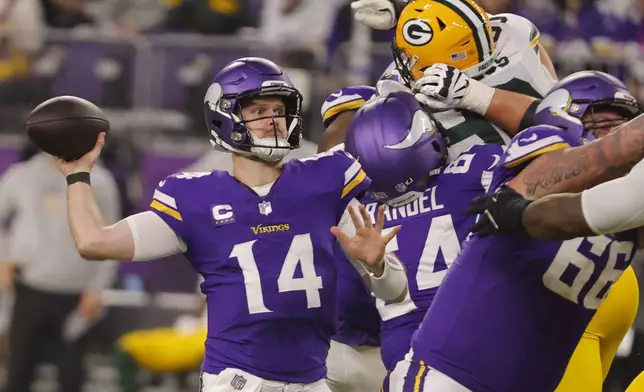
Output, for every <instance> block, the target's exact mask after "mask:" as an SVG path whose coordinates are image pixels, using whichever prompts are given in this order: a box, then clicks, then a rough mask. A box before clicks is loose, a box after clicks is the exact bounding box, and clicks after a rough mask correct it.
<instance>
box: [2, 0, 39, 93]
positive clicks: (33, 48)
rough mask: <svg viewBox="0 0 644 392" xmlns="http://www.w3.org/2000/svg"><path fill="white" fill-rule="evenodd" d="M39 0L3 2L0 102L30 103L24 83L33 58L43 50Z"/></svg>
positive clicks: (6, 0)
mask: <svg viewBox="0 0 644 392" xmlns="http://www.w3.org/2000/svg"><path fill="white" fill-rule="evenodd" d="M39 1H40V0H0V102H1V103H16V102H24V101H27V100H28V97H27V96H25V94H24V92H25V90H26V89H25V86H24V85H25V80H26V78H27V76H28V75H29V69H30V64H31V59H32V57H33V56H34V55H35V54H36V53H37V52H38V50H40V48H41V47H42V40H43V27H44V22H43V13H42V8H41V6H40V3H39Z"/></svg>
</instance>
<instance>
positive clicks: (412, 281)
mask: <svg viewBox="0 0 644 392" xmlns="http://www.w3.org/2000/svg"><path fill="white" fill-rule="evenodd" d="M345 149H346V151H347V152H349V153H350V154H355V155H354V156H355V157H356V159H358V160H359V161H360V163H361V164H362V167H363V169H364V170H365V172H368V173H371V175H370V176H371V177H370V178H371V179H372V183H371V185H370V186H369V192H368V194H367V199H368V198H371V199H373V202H366V201H365V202H366V203H367V204H366V209H367V212H369V213H370V214H372V215H375V211H376V209H377V207H378V206H380V205H385V226H384V227H385V231H386V230H387V229H388V228H390V227H396V226H397V225H404V227H405V229H404V230H403V231H401V232H400V233H399V234H398V235H397V236H396V237H395V238H394V240H393V241H392V242H390V244H389V245H388V248H387V249H388V250H389V251H391V252H395V253H396V254H397V255H399V256H400V257H401V260H403V263H404V265H405V270H406V271H407V279H408V282H409V291H408V295H407V297H406V298H405V300H404V301H402V302H400V303H396V304H391V303H387V302H385V301H381V300H377V304H378V310H379V311H380V316H381V318H382V322H383V323H382V329H381V334H380V338H381V342H382V343H381V344H382V347H381V351H382V359H383V362H384V364H385V367H386V368H387V370H388V371H389V375H388V377H387V378H386V379H385V382H384V390H385V391H392V392H398V391H402V390H403V387H404V385H405V378H406V375H407V368H406V365H407V364H408V362H407V361H405V360H404V357H405V354H406V353H407V352H408V351H409V348H410V345H411V339H412V335H413V334H414V332H415V331H416V329H417V328H418V326H419V325H420V323H421V321H422V319H423V317H424V315H425V313H426V312H427V310H428V309H429V308H430V305H431V303H432V300H433V298H434V296H435V295H436V293H437V291H439V286H440V285H441V282H442V280H443V278H444V277H445V275H446V274H447V271H448V269H449V268H450V267H451V265H452V263H453V262H454V260H455V259H456V256H457V255H458V253H459V252H460V250H461V245H460V244H461V243H462V242H463V241H464V240H465V238H466V237H467V235H468V234H469V228H470V226H471V225H472V224H473V223H474V217H472V216H467V215H466V214H465V209H466V208H467V206H468V205H469V203H470V201H471V200H472V198H474V197H477V196H480V195H483V194H484V193H485V192H486V190H487V187H488V186H489V184H490V180H491V178H492V171H491V170H492V168H493V167H494V165H495V164H496V162H497V161H498V160H499V159H500V157H501V155H502V154H503V148H502V147H501V146H500V145H497V144H488V145H476V146H472V147H471V148H469V149H468V150H467V151H465V152H463V153H461V154H460V155H459V156H458V157H456V159H454V160H453V161H452V162H451V163H449V164H446V158H447V142H446V141H445V139H444V138H443V136H442V132H441V131H440V130H439V129H438V128H437V125H436V123H435V122H434V121H433V120H432V119H431V117H430V115H429V114H428V113H427V112H426V111H425V109H424V108H423V106H422V105H421V104H420V103H419V102H418V101H417V100H416V99H415V98H414V96H413V95H412V94H410V93H407V92H404V91H399V92H392V93H389V94H387V95H384V96H379V97H378V98H376V99H374V100H372V101H371V102H368V103H367V104H366V105H365V106H363V107H362V108H361V109H360V110H359V111H358V112H357V114H356V115H355V117H354V118H353V121H352V122H351V126H350V128H349V131H348V133H347V139H346V142H345Z"/></svg>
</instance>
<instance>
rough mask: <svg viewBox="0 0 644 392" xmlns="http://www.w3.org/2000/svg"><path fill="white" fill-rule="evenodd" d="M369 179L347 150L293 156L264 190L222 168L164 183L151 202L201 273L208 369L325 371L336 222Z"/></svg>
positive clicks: (311, 376) (305, 378)
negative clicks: (184, 245) (345, 151)
mask: <svg viewBox="0 0 644 392" xmlns="http://www.w3.org/2000/svg"><path fill="white" fill-rule="evenodd" d="M369 182H370V180H369V178H368V177H366V175H365V173H364V172H363V171H362V169H361V166H360V164H359V163H358V162H356V161H355V160H353V159H352V158H351V157H350V155H348V154H346V153H344V152H342V151H338V152H334V153H325V154H320V155H317V156H315V157H313V158H308V159H302V160H292V161H289V162H288V163H286V164H285V165H284V167H283V170H282V173H281V174H280V176H279V178H278V179H277V181H276V182H275V183H274V184H273V185H272V187H271V189H270V192H269V193H268V194H267V195H265V196H260V195H258V194H257V193H255V192H254V191H253V190H252V189H249V188H247V187H246V186H245V185H243V184H241V183H240V182H238V181H237V180H235V179H234V178H233V177H232V176H230V175H229V174H228V173H227V172H221V171H213V172H212V173H180V174H177V175H173V176H170V177H168V178H167V179H166V180H165V181H162V182H161V184H160V185H159V187H158V188H157V189H156V191H155V194H154V200H153V201H152V204H151V206H150V208H151V210H152V211H153V212H155V213H156V214H157V215H159V216H160V217H161V218H162V219H163V220H164V221H165V222H166V223H167V224H168V225H169V226H170V227H171V228H172V229H173V230H174V231H175V232H176V233H177V234H178V235H179V236H180V237H181V238H182V239H183V241H184V242H185V243H186V245H187V252H186V254H185V255H186V257H187V259H188V260H189V261H190V263H191V264H192V266H193V267H194V269H195V270H196V271H197V272H198V273H199V274H200V275H202V276H203V278H204V282H203V283H202V284H201V290H202V291H203V293H204V294H205V295H206V301H207V306H208V337H207V339H206V355H205V360H204V363H203V366H202V369H203V370H204V371H205V372H207V373H210V374H218V373H219V372H221V371H222V370H224V369H226V368H236V369H241V370H244V371H246V372H248V373H251V374H253V375H255V376H258V377H261V378H263V379H268V380H274V381H281V382H293V383H312V382H315V381H318V380H320V379H322V378H324V377H325V376H326V367H325V361H326V357H327V353H328V350H329V344H330V338H331V335H332V334H333V333H334V332H335V325H336V301H337V298H336V296H337V295H336V293H337V290H336V263H337V262H338V261H337V260H338V259H339V257H338V255H336V254H335V253H334V252H335V250H336V249H337V248H336V246H335V243H336V241H335V237H334V236H333V235H332V234H331V233H330V231H329V229H330V227H331V226H334V225H336V224H337V223H338V222H339V220H340V218H341V216H342V214H343V212H344V210H345V209H346V206H347V205H348V203H349V202H350V200H352V199H353V198H355V197H356V195H358V194H360V193H362V192H363V191H364V190H365V188H366V187H367V186H368V185H369ZM340 261H342V262H348V261H346V260H345V259H341V260H340Z"/></svg>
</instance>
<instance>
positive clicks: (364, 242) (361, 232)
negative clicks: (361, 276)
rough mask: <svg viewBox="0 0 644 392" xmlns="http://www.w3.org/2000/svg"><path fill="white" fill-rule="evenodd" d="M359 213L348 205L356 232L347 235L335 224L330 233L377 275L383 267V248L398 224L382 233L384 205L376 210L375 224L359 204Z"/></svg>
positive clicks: (397, 228) (350, 254)
mask: <svg viewBox="0 0 644 392" xmlns="http://www.w3.org/2000/svg"><path fill="white" fill-rule="evenodd" d="M359 210H360V215H361V216H362V219H360V218H359V217H358V214H357V213H356V212H355V210H354V209H353V208H352V207H349V215H350V216H351V220H352V221H353V225H354V226H355V228H356V234H355V235H354V236H353V237H349V236H348V235H346V234H345V233H343V232H342V231H340V229H339V228H338V227H337V226H333V227H332V228H331V233H333V235H335V236H336V238H337V239H338V241H340V243H341V244H342V245H343V246H344V248H345V250H346V252H347V253H348V254H349V256H351V257H352V258H354V259H356V260H359V261H361V262H362V263H363V264H365V267H367V269H369V271H371V272H372V273H374V274H375V275H377V276H379V275H380V274H382V270H383V268H384V262H383V260H384V257H385V248H386V247H387V244H388V243H389V241H391V240H392V239H393V238H394V237H395V236H396V234H398V232H399V231H400V226H396V227H394V228H393V229H392V230H391V231H390V232H388V233H387V234H385V235H383V233H382V229H383V227H384V225H385V216H384V211H385V209H384V207H383V206H380V207H379V208H378V212H377V219H376V225H375V226H374V225H373V223H372V222H371V217H370V216H369V214H368V213H367V210H366V209H365V206H364V205H362V204H361V205H360V208H359Z"/></svg>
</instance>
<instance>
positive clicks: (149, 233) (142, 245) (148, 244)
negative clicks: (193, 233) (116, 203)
mask: <svg viewBox="0 0 644 392" xmlns="http://www.w3.org/2000/svg"><path fill="white" fill-rule="evenodd" d="M125 221H126V222H127V224H128V225H129V226H130V230H131V231H132V239H133V240H134V257H133V258H132V260H133V261H148V260H154V259H160V258H162V257H166V256H172V255H176V254H179V253H183V252H185V251H186V250H187V249H188V247H187V246H186V244H185V242H183V240H182V239H181V237H179V236H178V235H177V233H175V232H174V230H172V228H171V227H170V226H168V224H167V223H165V222H164V221H163V219H161V218H160V217H159V216H158V215H157V214H155V213H154V212H152V211H145V212H141V213H138V214H136V215H132V216H128V217H127V218H125Z"/></svg>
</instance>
